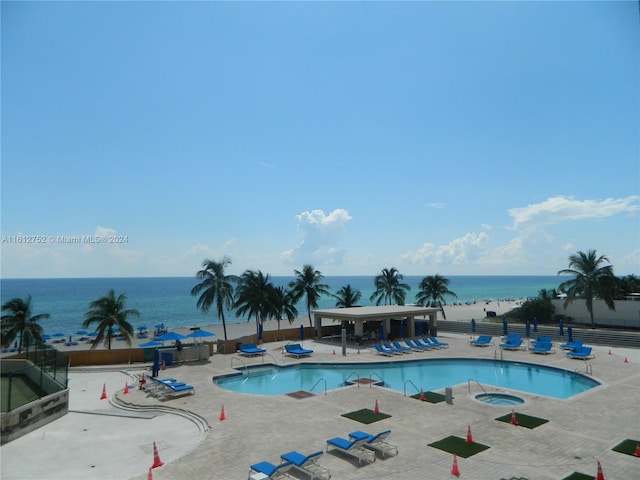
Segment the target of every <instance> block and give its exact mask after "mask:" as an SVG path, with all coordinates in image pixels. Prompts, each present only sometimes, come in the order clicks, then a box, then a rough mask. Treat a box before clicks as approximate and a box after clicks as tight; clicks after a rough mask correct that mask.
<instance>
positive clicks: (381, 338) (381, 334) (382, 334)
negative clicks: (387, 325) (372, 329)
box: [378, 322, 384, 342]
mask: <svg viewBox="0 0 640 480" xmlns="http://www.w3.org/2000/svg"><path fill="white" fill-rule="evenodd" d="M378 335H380V341H381V342H382V341H384V323H382V322H380V328H379V330H378Z"/></svg>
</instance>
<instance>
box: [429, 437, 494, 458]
mask: <svg viewBox="0 0 640 480" xmlns="http://www.w3.org/2000/svg"><path fill="white" fill-rule="evenodd" d="M429 446H430V447H433V448H437V449H439V450H444V451H445V452H449V453H455V454H456V455H457V456H459V457H462V458H468V457H471V456H472V455H475V454H476V453H480V452H482V451H484V450H487V449H488V448H490V447H489V446H488V445H483V444H481V443H477V442H473V443H469V442H467V441H466V440H465V439H464V438H460V437H456V436H455V435H451V436H449V437H446V438H443V439H442V440H438V441H437V442H433V443H430V444H429Z"/></svg>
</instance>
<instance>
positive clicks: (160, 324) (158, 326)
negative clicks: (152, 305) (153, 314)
mask: <svg viewBox="0 0 640 480" xmlns="http://www.w3.org/2000/svg"><path fill="white" fill-rule="evenodd" d="M156 328H164V323H159V324H157V325H156Z"/></svg>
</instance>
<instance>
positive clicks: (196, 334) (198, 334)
mask: <svg viewBox="0 0 640 480" xmlns="http://www.w3.org/2000/svg"><path fill="white" fill-rule="evenodd" d="M215 336H216V334H215V333H211V332H207V331H206V330H194V331H193V332H191V333H190V334H189V335H187V337H186V338H204V337H215Z"/></svg>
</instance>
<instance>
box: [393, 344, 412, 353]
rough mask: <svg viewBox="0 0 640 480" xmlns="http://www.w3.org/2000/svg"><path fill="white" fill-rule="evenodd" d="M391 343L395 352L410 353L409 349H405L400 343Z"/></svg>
mask: <svg viewBox="0 0 640 480" xmlns="http://www.w3.org/2000/svg"><path fill="white" fill-rule="evenodd" d="M391 343H392V344H393V346H394V347H395V348H396V350H400V351H401V352H404V353H411V351H412V349H411V348H409V347H405V346H404V345H401V344H400V342H391Z"/></svg>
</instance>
